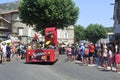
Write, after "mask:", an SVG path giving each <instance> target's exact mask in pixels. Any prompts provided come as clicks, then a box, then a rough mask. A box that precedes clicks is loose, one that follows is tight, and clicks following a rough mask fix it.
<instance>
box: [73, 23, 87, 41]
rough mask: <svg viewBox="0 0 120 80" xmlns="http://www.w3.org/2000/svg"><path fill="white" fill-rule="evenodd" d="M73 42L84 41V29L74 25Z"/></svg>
mask: <svg viewBox="0 0 120 80" xmlns="http://www.w3.org/2000/svg"><path fill="white" fill-rule="evenodd" d="M74 35H75V40H76V41H77V42H78V41H80V40H84V39H85V28H84V27H83V26H81V25H75V27H74Z"/></svg>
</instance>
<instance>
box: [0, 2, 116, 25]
mask: <svg viewBox="0 0 120 80" xmlns="http://www.w3.org/2000/svg"><path fill="white" fill-rule="evenodd" d="M13 1H17V0H0V4H1V3H7V2H13ZM73 1H74V2H75V4H76V6H77V7H79V16H78V20H77V22H76V25H81V26H83V27H87V26H88V25H89V24H102V25H103V26H104V27H111V26H113V23H114V21H113V20H112V18H113V10H114V6H113V5H110V4H111V3H114V1H115V0H73Z"/></svg>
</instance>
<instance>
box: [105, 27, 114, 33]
mask: <svg viewBox="0 0 120 80" xmlns="http://www.w3.org/2000/svg"><path fill="white" fill-rule="evenodd" d="M105 30H106V31H107V32H113V27H106V28H105Z"/></svg>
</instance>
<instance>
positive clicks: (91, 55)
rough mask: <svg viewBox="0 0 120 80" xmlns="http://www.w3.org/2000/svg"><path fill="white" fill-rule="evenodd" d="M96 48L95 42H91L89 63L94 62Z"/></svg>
mask: <svg viewBox="0 0 120 80" xmlns="http://www.w3.org/2000/svg"><path fill="white" fill-rule="evenodd" d="M94 49H95V47H94V44H93V43H89V58H90V61H89V63H90V64H93V55H94Z"/></svg>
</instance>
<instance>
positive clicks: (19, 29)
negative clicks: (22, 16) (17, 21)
mask: <svg viewBox="0 0 120 80" xmlns="http://www.w3.org/2000/svg"><path fill="white" fill-rule="evenodd" d="M18 34H19V35H20V36H22V35H23V27H19V28H18Z"/></svg>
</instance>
